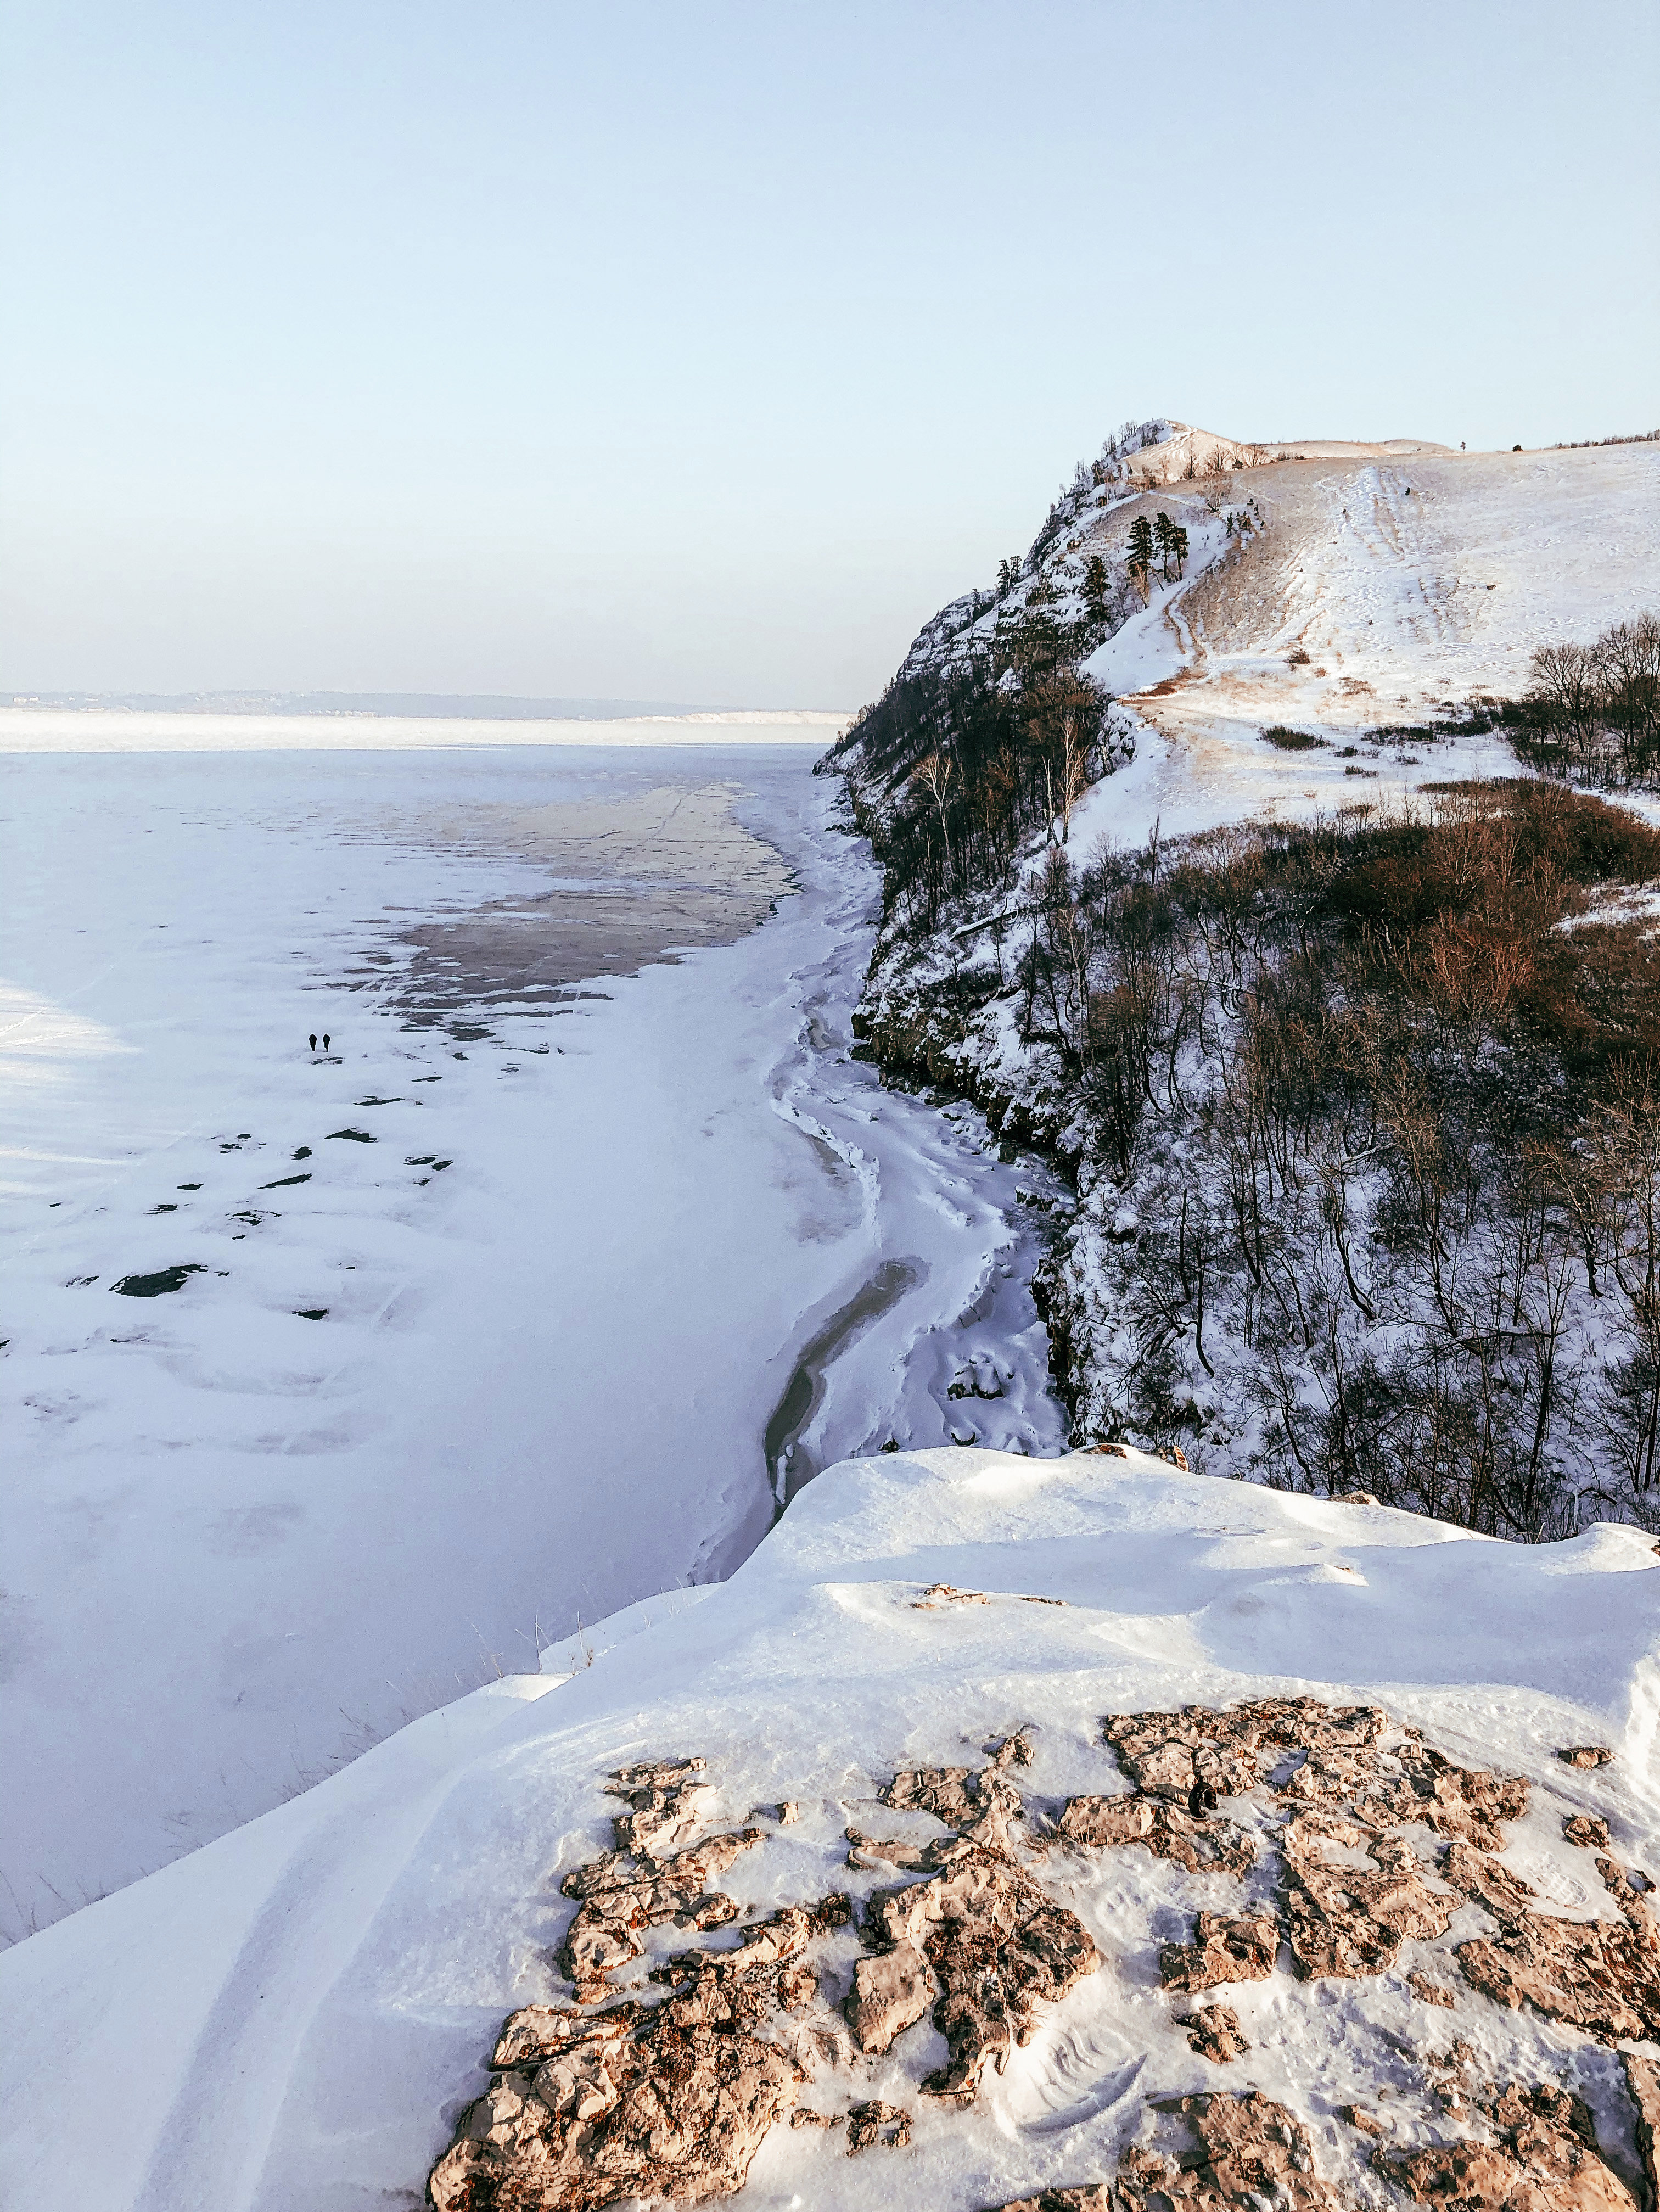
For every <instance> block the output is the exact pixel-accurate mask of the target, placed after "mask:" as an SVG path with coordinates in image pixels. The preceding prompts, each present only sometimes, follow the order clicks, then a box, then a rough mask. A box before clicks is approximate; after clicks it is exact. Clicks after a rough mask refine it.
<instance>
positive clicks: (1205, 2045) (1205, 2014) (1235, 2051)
mask: <svg viewBox="0 0 1660 2212" xmlns="http://www.w3.org/2000/svg"><path fill="white" fill-rule="evenodd" d="M1181 2025H1182V2027H1184V2028H1185V2029H1186V2030H1187V2037H1188V2042H1189V2045H1190V2046H1191V2047H1192V2049H1194V2050H1195V2051H1197V2052H1198V2054H1199V2056H1200V2057H1201V2058H1208V2059H1210V2060H1212V2061H1213V2063H1215V2064H1216V2065H1218V2066H1225V2065H1226V2064H1227V2063H1228V2061H1229V2060H1230V2059H1231V2058H1237V2057H1240V2056H1241V2055H1242V2054H1243V2052H1245V2051H1249V2050H1250V2041H1249V2040H1248V2039H1247V2038H1246V2036H1245V2034H1244V2033H1243V2030H1242V2029H1241V2027H1240V2026H1239V2015H1238V2014H1237V2012H1235V2010H1234V2009H1233V2007H1232V2006H1231V2005H1201V2007H1200V2008H1199V2010H1198V2011H1197V2012H1190V2013H1189V2015H1188V2016H1187V2018H1186V2019H1185V2020H1184V2021H1182V2023H1181Z"/></svg>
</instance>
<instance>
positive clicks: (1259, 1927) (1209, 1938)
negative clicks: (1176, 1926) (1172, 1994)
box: [1158, 1912, 1280, 1991]
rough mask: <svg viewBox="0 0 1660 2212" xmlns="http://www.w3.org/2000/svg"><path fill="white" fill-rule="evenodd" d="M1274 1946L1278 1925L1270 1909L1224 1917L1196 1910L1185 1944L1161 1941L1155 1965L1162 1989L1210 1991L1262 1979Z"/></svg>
mask: <svg viewBox="0 0 1660 2212" xmlns="http://www.w3.org/2000/svg"><path fill="white" fill-rule="evenodd" d="M1279 1948H1280V1925H1279V1923H1278V1922H1277V1921H1276V1920H1275V1919H1274V1916H1273V1914H1272V1913H1268V1912H1253V1913H1247V1914H1246V1915H1244V1916H1243V1917H1242V1918H1240V1919H1237V1920H1230V1919H1228V1918H1227V1917H1225V1915H1224V1914H1222V1913H1219V1912H1201V1914H1200V1915H1199V1923H1198V1928H1197V1930H1196V1933H1195V1940H1194V1941H1193V1942H1191V1943H1166V1944H1164V1946H1163V1947H1162V1948H1161V1949H1160V1951H1159V1954H1158V1970H1159V1975H1160V1978H1161V1979H1162V1980H1163V1982H1164V1987H1165V1988H1166V1989H1167V1990H1195V1991H1196V1990H1213V1989H1215V1988H1216V1987H1217V1985H1218V1984H1219V1983H1223V1982H1262V1981H1266V1980H1267V1979H1268V1976H1269V1975H1270V1974H1271V1973H1272V1972H1274V1958H1275V1955H1276V1954H1277V1953H1278V1951H1279Z"/></svg>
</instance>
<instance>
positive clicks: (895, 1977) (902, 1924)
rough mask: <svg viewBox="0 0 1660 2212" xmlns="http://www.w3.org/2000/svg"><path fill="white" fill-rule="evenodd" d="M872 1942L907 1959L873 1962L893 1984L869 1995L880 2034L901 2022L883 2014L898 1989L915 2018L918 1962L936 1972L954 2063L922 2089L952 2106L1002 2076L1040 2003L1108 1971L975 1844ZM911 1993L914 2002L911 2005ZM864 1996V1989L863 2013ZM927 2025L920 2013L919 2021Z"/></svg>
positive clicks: (1065, 1920)
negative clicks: (885, 1997) (990, 2077)
mask: <svg viewBox="0 0 1660 2212" xmlns="http://www.w3.org/2000/svg"><path fill="white" fill-rule="evenodd" d="M866 1940H867V1941H869V1942H874V1943H877V1944H879V1945H880V1946H881V1947H882V1954H883V1955H884V1956H886V1957H891V1956H893V1954H899V1962H898V1964H897V1966H893V1967H887V1968H884V1967H883V1966H882V1965H881V1960H880V1959H879V1960H876V1961H873V1962H871V1963H872V1965H873V1967H874V1968H876V1969H877V1970H878V1972H879V1974H880V1975H881V1976H882V1977H883V1979H882V1980H881V1981H880V1982H879V1983H878V1982H877V1981H875V1980H874V1978H873V1983H872V1984H869V1985H867V1986H869V1988H870V1996H871V2003H872V2013H871V2017H872V2019H873V2021H877V2022H879V2023H880V2027H879V2032H880V2028H885V2025H886V2022H887V2021H888V2019H889V2018H891V2017H893V2016H895V2015H893V2014H891V2013H889V2012H886V2011H885V2010H884V2009H883V2008H882V2002H881V1998H880V1996H879V1990H888V1989H889V1988H890V1987H891V1989H892V1990H893V1991H894V1992H896V1994H895V1995H894V1996H893V1997H892V1998H891V2000H890V2002H893V2003H895V2004H897V2005H898V2008H899V2009H900V2010H903V2009H906V2008H908V2007H909V2003H910V2002H914V2001H915V1979H914V1977H915V1966H914V1965H913V1964H912V1960H913V1958H921V1960H924V1961H925V1962H926V1965H927V1966H928V1967H929V1968H931V1969H932V1972H933V1979H934V1982H935V1983H936V1984H937V1986H938V1988H939V1997H938V1999H937V2001H936V2002H935V2003H934V2006H933V2024H934V2026H935V2027H937V2028H938V2029H939V2032H940V2033H941V2034H942V2035H943V2036H944V2037H945V2039H946V2042H947V2044H948V2045H950V2050H951V2059H950V2063H949V2064H948V2065H946V2066H945V2067H944V2068H942V2069H939V2071H938V2072H937V2073H934V2074H932V2075H929V2076H928V2077H927V2080H926V2081H924V2082H923V2084H922V2087H923V2089H924V2091H925V2092H926V2093H927V2094H928V2095H929V2096H932V2097H937V2098H939V2099H941V2100H944V2101H946V2102H948V2103H953V2104H968V2103H970V2102H972V2100H973V2099H974V2097H975V2096H976V2093H977V2092H978V2089H979V2085H980V2078H981V2075H982V2074H983V2072H984V2071H985V2069H986V2068H987V2066H988V2065H992V2066H994V2067H995V2068H996V2069H997V2070H998V2072H1001V2071H1002V2069H1003V2067H1004V2066H1005V2065H1006V2063H1007V2060H1008V2054H1009V2051H1010V2050H1011V2049H1012V2046H1013V2045H1014V2044H1015V2043H1016V2042H1021V2043H1024V2042H1025V2041H1026V2040H1027V2039H1028V2038H1029V2036H1030V2034H1031V2029H1032V2026H1033V2023H1034V2021H1035V2019H1036V2008H1037V2005H1038V2004H1039V2003H1040V2002H1054V2001H1055V1999H1057V1998H1059V1997H1062V1996H1065V1995H1066V1993H1067V1990H1070V1989H1071V1988H1073V1985H1074V1984H1076V1983H1077V1982H1079V1980H1080V1979H1081V1978H1083V1976H1084V1975H1085V1974H1088V1973H1092V1972H1094V1971H1095V1969H1096V1967H1097V1966H1098V1965H1099V1964H1100V1954H1099V1953H1098V1951H1097V1949H1096V1948H1095V1945H1094V1943H1093V1942H1091V1939H1090V1936H1089V1935H1088V1932H1087V1931H1086V1930H1085V1928H1084V1926H1083V1923H1081V1922H1080V1921H1079V1919H1078V1918H1077V1917H1076V1916H1075V1915H1074V1914H1073V1913H1070V1912H1068V1911H1066V1910H1065V1909H1064V1907H1062V1906H1061V1905H1055V1904H1054V1903H1052V1902H1051V1901H1050V1899H1049V1898H1048V1897H1047V1896H1046V1895H1045V1893H1043V1891H1042V1890H1041V1889H1039V1888H1038V1887H1037V1884H1036V1883H1035V1882H1034V1881H1032V1880H1031V1877H1030V1876H1029V1875H1027V1874H1026V1873H1025V1870H1024V1869H1022V1868H1021V1867H1019V1866H1018V1865H1017V1864H1016V1863H1015V1862H1014V1861H1013V1859H1012V1858H1011V1857H1009V1856H1008V1854H1007V1853H1006V1852H1005V1851H1001V1850H997V1849H995V1848H994V1847H989V1846H988V1845H986V1844H979V1843H976V1842H973V1841H971V1840H970V1839H969V1838H964V1839H963V1840H961V1841H960V1842H958V1843H957V1844H954V1845H952V1846H951V1847H950V1850H949V1852H948V1855H947V1863H946V1864H945V1865H944V1867H943V1868H942V1869H941V1870H940V1872H939V1873H938V1874H936V1875H934V1876H933V1878H932V1880H930V1881H921V1882H915V1883H913V1884H911V1885H910V1886H909V1887H907V1888H904V1889H901V1890H897V1891H891V1892H890V1893H888V1894H887V1895H886V1896H885V1897H883V1898H881V1899H879V1900H878V1901H877V1902H876V1903H875V1904H874V1905H873V1909H872V1911H871V1913H870V1916H869V1918H868V1920H867V1922H866ZM902 1988H903V1989H905V1990H909V1992H910V1994H909V1996H906V1997H905V1998H904V1999H903V2002H900V2000H899V1998H898V1996H897V1991H898V1990H901V1989H902ZM859 1999H860V1984H859V1983H858V1981H857V1980H855V1985H854V2000H853V2002H854V2004H857V2002H858V2001H859ZM912 2017H914V2018H918V2019H920V2018H921V2009H920V2008H919V2009H918V2010H917V2011H916V2012H915V2014H914V2015H912ZM854 2030H855V2033H858V2021H857V2019H856V2018H855V2020H854ZM897 2032H898V2031H897V2029H896V2030H895V2033H897Z"/></svg>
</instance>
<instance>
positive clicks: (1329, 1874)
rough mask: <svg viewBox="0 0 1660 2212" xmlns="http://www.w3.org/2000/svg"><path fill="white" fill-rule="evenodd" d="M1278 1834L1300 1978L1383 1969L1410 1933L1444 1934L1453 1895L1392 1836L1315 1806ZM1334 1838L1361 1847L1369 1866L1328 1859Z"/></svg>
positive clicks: (1350, 1846) (1290, 1931) (1289, 1927)
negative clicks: (1426, 1875) (1428, 1877)
mask: <svg viewBox="0 0 1660 2212" xmlns="http://www.w3.org/2000/svg"><path fill="white" fill-rule="evenodd" d="M1281 1840H1282V1847H1283V1849H1284V1852H1285V1859H1286V1883H1287V1889H1286V1936H1287V1938H1288V1940H1289V1942H1290V1943H1291V1948H1292V1957H1293V1958H1294V1959H1295V1960H1296V1961H1297V1971H1298V1973H1299V1974H1301V1975H1302V1976H1303V1978H1304V1980H1315V1979H1318V1978H1323V1977H1325V1976H1333V1975H1341V1976H1343V1977H1346V1978H1357V1977H1359V1976H1360V1975H1363V1974H1377V1973H1381V1972H1383V1971H1384V1970H1385V1969H1386V1968H1387V1967H1389V1966H1393V1965H1394V1963H1395V1959H1396V1957H1397V1955H1398V1954H1399V1952H1400V1949H1401V1946H1402V1943H1403V1942H1405V1941H1406V1940H1407V1939H1408V1937H1409V1936H1414V1937H1418V1938H1420V1939H1421V1938H1424V1937H1427V1936H1444V1934H1445V1933H1446V1930H1447V1924H1448V1923H1449V1922H1450V1920H1451V1918H1452V1916H1453V1913H1454V1911H1455V1910H1456V1907H1457V1904H1458V1899H1457V1898H1456V1895H1449V1894H1448V1893H1446V1892H1444V1891H1441V1890H1435V1889H1432V1888H1431V1887H1430V1886H1429V1884H1428V1882H1427V1881H1426V1880H1425V1878H1424V1875H1423V1872H1422V1870H1421V1869H1420V1866H1419V1864H1418V1861H1417V1859H1416V1857H1414V1853H1413V1851H1412V1849H1411V1847H1410V1845H1409V1844H1406V1843H1404V1842H1403V1841H1402V1839H1401V1838H1399V1837H1398V1836H1385V1835H1381V1834H1380V1833H1379V1832H1377V1829H1375V1828H1371V1827H1368V1826H1364V1825H1361V1824H1359V1823H1357V1822H1354V1821H1351V1820H1339V1819H1337V1818H1335V1816H1334V1815H1332V1814H1322V1813H1317V1812H1315V1813H1307V1814H1299V1815H1298V1818H1297V1819H1296V1820H1292V1821H1291V1822H1290V1823H1288V1825H1287V1826H1286V1830H1285V1832H1284V1835H1283V1838H1282V1839H1281ZM1334 1844H1335V1845H1337V1846H1339V1847H1340V1848H1347V1849H1348V1850H1360V1851H1363V1852H1364V1853H1365V1857H1366V1858H1367V1859H1368V1861H1369V1862H1370V1870H1367V1869H1362V1868H1357V1867H1354V1866H1352V1865H1344V1864H1338V1865H1333V1864H1331V1863H1329V1862H1328V1861H1327V1859H1326V1858H1325V1857H1324V1856H1323V1852H1324V1850H1325V1848H1326V1847H1328V1846H1329V1845H1334Z"/></svg>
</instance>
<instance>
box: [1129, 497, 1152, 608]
mask: <svg viewBox="0 0 1660 2212" xmlns="http://www.w3.org/2000/svg"><path fill="white" fill-rule="evenodd" d="M1128 566H1129V572H1130V575H1131V578H1132V579H1133V580H1134V584H1135V586H1136V588H1137V589H1138V590H1139V591H1140V594H1141V599H1142V603H1143V605H1145V604H1146V599H1147V595H1148V592H1149V588H1150V586H1151V584H1152V524H1151V523H1150V522H1149V521H1148V520H1147V518H1146V515H1145V514H1138V515H1137V516H1136V518H1135V520H1134V522H1132V523H1131V525H1130V542H1129V554H1128Z"/></svg>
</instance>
